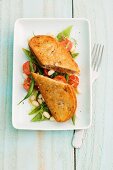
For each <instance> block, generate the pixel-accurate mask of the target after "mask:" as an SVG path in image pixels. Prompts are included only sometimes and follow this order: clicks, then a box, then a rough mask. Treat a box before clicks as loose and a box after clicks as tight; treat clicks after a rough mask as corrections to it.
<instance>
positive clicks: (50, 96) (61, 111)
mask: <svg viewBox="0 0 113 170" xmlns="http://www.w3.org/2000/svg"><path fill="white" fill-rule="evenodd" d="M32 76H33V78H34V79H35V81H36V83H37V85H38V86H39V90H40V92H41V94H42V96H43V98H44V100H45V102H46V104H47V106H48V108H49V110H50V112H51V114H52V115H53V117H54V118H55V120H56V121H58V122H65V121H66V120H68V119H70V118H71V117H72V116H73V115H74V113H75V111H76V107H77V100H76V96H75V93H74V90H73V87H71V86H70V85H69V84H67V83H62V82H59V81H56V80H53V79H50V78H48V77H45V76H42V75H39V74H36V73H32Z"/></svg>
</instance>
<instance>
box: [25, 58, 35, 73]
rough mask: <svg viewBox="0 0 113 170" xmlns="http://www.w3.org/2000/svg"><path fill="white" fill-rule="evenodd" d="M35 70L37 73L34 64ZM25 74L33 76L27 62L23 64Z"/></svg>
mask: <svg viewBox="0 0 113 170" xmlns="http://www.w3.org/2000/svg"><path fill="white" fill-rule="evenodd" d="M33 68H34V71H36V65H35V64H33ZM23 72H24V73H25V74H26V75H30V74H31V71H30V62H29V61H27V62H25V63H24V64H23Z"/></svg>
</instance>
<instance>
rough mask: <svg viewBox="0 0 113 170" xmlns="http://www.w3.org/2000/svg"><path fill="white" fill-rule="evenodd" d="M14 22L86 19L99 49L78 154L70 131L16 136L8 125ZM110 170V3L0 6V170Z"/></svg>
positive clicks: (4, 0)
mask: <svg viewBox="0 0 113 170" xmlns="http://www.w3.org/2000/svg"><path fill="white" fill-rule="evenodd" d="M20 17H69V18H71V17H86V18H88V19H90V21H91V32H92V45H93V43H94V42H99V43H103V44H104V45H105V51H104V58H103V61H102V65H101V75H100V77H99V79H98V80H97V82H96V83H95V85H94V86H93V101H94V102H93V123H92V127H91V128H90V129H89V130H88V131H87V132H86V137H85V140H84V143H83V145H82V147H81V149H80V150H74V149H73V148H72V146H71V139H72V135H73V131H60V132H58V131H55V132H51V131H47V132H38V131H21V130H15V129H14V128H13V127H12V122H11V114H12V108H11V97H12V61H13V28H14V22H15V20H16V19H17V18H20ZM75 169H77V170H113V0H108V1H106V0H75V1H74V0H73V1H72V0H32V1H31V0H0V170H75Z"/></svg>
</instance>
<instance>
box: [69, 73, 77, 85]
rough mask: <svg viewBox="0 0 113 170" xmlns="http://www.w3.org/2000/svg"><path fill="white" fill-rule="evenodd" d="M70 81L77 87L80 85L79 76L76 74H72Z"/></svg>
mask: <svg viewBox="0 0 113 170" xmlns="http://www.w3.org/2000/svg"><path fill="white" fill-rule="evenodd" d="M68 83H69V84H70V85H72V86H73V87H75V88H76V87H77V86H78V85H79V78H78V77H77V76H75V75H70V76H69V80H68Z"/></svg>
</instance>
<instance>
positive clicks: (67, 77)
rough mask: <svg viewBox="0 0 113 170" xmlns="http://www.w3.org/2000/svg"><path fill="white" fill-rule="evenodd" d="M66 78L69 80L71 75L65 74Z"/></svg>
mask: <svg viewBox="0 0 113 170" xmlns="http://www.w3.org/2000/svg"><path fill="white" fill-rule="evenodd" d="M65 78H66V81H67V82H68V79H69V75H68V74H65Z"/></svg>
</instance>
